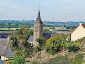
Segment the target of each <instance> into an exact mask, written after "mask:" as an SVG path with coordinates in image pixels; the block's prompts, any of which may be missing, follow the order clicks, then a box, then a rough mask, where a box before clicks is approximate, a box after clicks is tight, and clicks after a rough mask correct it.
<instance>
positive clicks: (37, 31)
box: [33, 10, 43, 45]
mask: <svg viewBox="0 0 85 64" xmlns="http://www.w3.org/2000/svg"><path fill="white" fill-rule="evenodd" d="M40 37H43V22H42V21H41V17H40V10H39V11H38V16H37V19H36V22H35V23H34V43H33V45H39V43H38V42H36V38H40Z"/></svg>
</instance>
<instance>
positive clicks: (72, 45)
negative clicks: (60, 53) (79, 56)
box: [67, 43, 82, 52]
mask: <svg viewBox="0 0 85 64" xmlns="http://www.w3.org/2000/svg"><path fill="white" fill-rule="evenodd" d="M81 47H82V45H81V44H80V43H70V44H69V43H68V44H67V49H68V51H69V52H71V51H73V52H76V51H78V50H79V49H80V48H81Z"/></svg>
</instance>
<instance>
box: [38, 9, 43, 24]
mask: <svg viewBox="0 0 85 64" xmlns="http://www.w3.org/2000/svg"><path fill="white" fill-rule="evenodd" d="M36 22H39V23H43V22H42V21H41V16H40V10H39V11H38V16H37V19H36Z"/></svg>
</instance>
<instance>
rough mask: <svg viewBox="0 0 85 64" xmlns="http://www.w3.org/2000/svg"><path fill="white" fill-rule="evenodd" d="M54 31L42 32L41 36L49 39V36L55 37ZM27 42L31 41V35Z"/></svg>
mask: <svg viewBox="0 0 85 64" xmlns="http://www.w3.org/2000/svg"><path fill="white" fill-rule="evenodd" d="M55 34H56V33H43V37H45V38H46V39H49V38H51V37H56V35H55ZM28 41H29V42H33V36H30V37H29V39H28Z"/></svg>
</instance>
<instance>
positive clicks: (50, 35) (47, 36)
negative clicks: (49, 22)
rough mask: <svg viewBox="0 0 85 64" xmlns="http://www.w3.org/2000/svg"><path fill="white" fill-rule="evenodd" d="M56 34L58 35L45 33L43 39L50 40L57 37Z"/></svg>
mask: <svg viewBox="0 0 85 64" xmlns="http://www.w3.org/2000/svg"><path fill="white" fill-rule="evenodd" d="M55 34H56V33H43V37H45V38H46V39H49V38H51V37H56V35H55Z"/></svg>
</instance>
